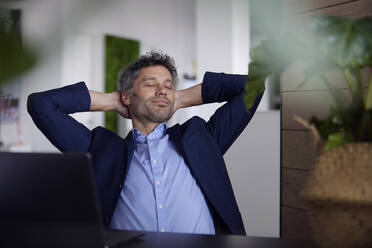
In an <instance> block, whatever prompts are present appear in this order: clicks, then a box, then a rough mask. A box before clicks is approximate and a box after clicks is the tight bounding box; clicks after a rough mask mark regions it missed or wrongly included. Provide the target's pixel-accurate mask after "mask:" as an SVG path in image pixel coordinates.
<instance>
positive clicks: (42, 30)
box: [0, 0, 279, 236]
mask: <svg viewBox="0 0 372 248" xmlns="http://www.w3.org/2000/svg"><path fill="white" fill-rule="evenodd" d="M247 2H248V1H246V0H187V1H184V0H156V1H147V0H111V1H101V0H33V1H28V0H24V1H16V2H14V1H12V2H0V7H3V6H6V7H8V8H10V7H12V8H21V9H22V10H23V13H22V14H23V22H22V29H23V33H24V36H25V38H26V39H27V40H28V41H30V42H31V44H33V45H34V46H37V47H39V48H40V49H41V51H42V53H41V57H42V60H41V62H40V64H38V65H37V67H36V68H34V70H33V71H31V72H29V73H28V74H26V75H24V76H22V78H21V79H20V81H21V84H22V87H21V90H20V91H21V123H22V126H21V128H22V136H23V137H22V140H23V141H24V142H25V143H26V144H29V145H31V147H32V150H33V151H49V152H50V151H56V149H55V148H54V147H53V146H52V145H51V144H50V143H49V141H48V140H47V139H46V138H45V137H44V136H43V135H42V134H41V132H40V131H39V130H38V129H37V128H36V127H35V125H34V124H33V122H32V120H31V118H30V117H29V115H28V114H27V111H26V98H27V95H28V94H30V93H31V92H35V91H41V90H47V89H51V88H56V87H60V86H63V85H66V84H70V83H74V82H77V81H86V83H87V84H88V86H89V88H91V89H93V90H98V91H102V90H103V87H104V70H103V69H104V68H103V67H104V64H103V61H104V35H105V34H111V35H117V36H121V37H125V38H131V39H136V40H139V41H140V42H141V52H142V53H143V52H144V51H147V50H149V49H161V50H163V51H165V52H167V53H169V54H170V55H171V56H173V57H174V58H175V60H176V63H177V65H178V69H179V74H180V75H182V74H183V73H184V72H186V73H189V74H192V72H193V62H194V61H197V76H198V80H197V81H196V82H189V83H187V82H182V81H181V84H180V85H179V87H180V88H184V87H187V86H191V85H193V84H195V83H198V82H201V79H202V76H203V74H204V72H205V71H207V70H209V71H216V72H226V73H247V69H248V68H247V64H248V60H249V56H248V48H249V30H246V27H248V26H249V19H248V13H249V12H248V9H247V8H249V6H248V4H247ZM245 43H247V44H246V46H245ZM217 106H218V105H215V106H214V107H212V105H210V104H209V105H206V106H202V107H198V108H191V109H187V110H186V109H185V110H181V111H179V112H178V113H177V114H176V115H175V116H174V118H173V120H172V121H171V122H170V124H172V123H175V122H183V121H184V120H186V119H188V118H190V117H191V116H193V115H199V116H201V117H203V118H204V119H209V116H210V115H211V114H212V113H213V112H214V110H215V109H216V108H217ZM260 106H261V105H260ZM277 115H278V114H266V113H257V114H256V116H255V117H254V118H253V120H252V122H251V123H250V124H249V126H248V127H247V129H246V130H245V131H244V133H243V135H242V136H241V137H239V139H238V140H237V142H236V143H235V144H234V145H233V147H232V148H231V149H230V150H229V151H228V152H227V154H226V155H225V158H226V160H227V166H228V171H229V174H230V177H231V179H232V183H233V187H234V191H235V193H236V197H237V200H238V204H239V206H240V210H241V212H242V214H243V220H244V224H245V226H246V229H247V233H248V235H253V236H277V235H278V233H279V224H278V219H279V213H278V212H277V211H279V206H278V204H279V200H278V198H279V191H278V190H279V186H278V180H279V172H278V168H279V156H278V155H277V152H278V150H279V142H278V137H277V136H278V135H279V119H278V118H277ZM75 116H76V117H77V118H78V119H79V120H81V121H83V122H84V124H85V125H87V126H88V127H90V128H91V127H94V126H97V125H103V113H84V114H79V115H75ZM124 125H125V126H124V128H122V130H123V131H122V135H125V133H126V132H127V131H128V130H129V129H130V125H128V123H124ZM6 128H8V130H3V133H6V134H7V135H8V136H7V137H8V138H9V139H8V140H12V139H14V140H16V139H18V137H16V134H14V133H15V132H14V128H15V126H14V125H13V126H9V127H6ZM10 129H12V130H13V131H11V130H10ZM276 130H277V131H276ZM4 131H5V132H4ZM12 132H13V136H12V137H10V136H9V134H11V133H12ZM243 147H244V148H246V147H249V149H244V150H242V148H243ZM269 148H270V149H269ZM243 161H244V162H243ZM245 161H247V163H249V164H247V163H246V162H245Z"/></svg>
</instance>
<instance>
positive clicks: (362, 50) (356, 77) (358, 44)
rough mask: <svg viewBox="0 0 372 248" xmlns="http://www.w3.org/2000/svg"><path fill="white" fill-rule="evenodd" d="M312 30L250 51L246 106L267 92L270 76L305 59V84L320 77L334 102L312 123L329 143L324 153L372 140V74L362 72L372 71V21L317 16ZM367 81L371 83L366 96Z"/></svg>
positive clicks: (369, 19)
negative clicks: (337, 75) (333, 73)
mask: <svg viewBox="0 0 372 248" xmlns="http://www.w3.org/2000/svg"><path fill="white" fill-rule="evenodd" d="M308 31H309V32H308V34H309V36H308V37H307V39H304V40H299V39H298V38H297V37H296V36H293V35H290V34H286V35H285V36H283V37H282V38H281V39H270V40H265V41H263V42H262V43H261V44H260V46H258V47H256V48H253V49H252V50H251V59H252V63H250V65H249V75H248V81H247V84H246V87H245V88H246V92H247V93H246V94H245V96H244V97H245V98H244V100H245V103H246V105H247V107H248V106H251V105H252V104H253V101H254V98H255V96H256V95H257V94H258V93H260V92H262V91H263V89H264V82H265V78H266V77H267V76H268V75H270V74H276V75H277V76H278V75H280V74H281V73H282V72H284V70H285V69H286V68H287V67H288V66H289V65H291V64H292V63H294V62H295V61H298V60H303V61H305V62H306V65H307V67H306V69H305V72H304V73H305V79H304V81H303V84H305V83H308V82H309V81H310V79H312V78H314V77H318V78H319V79H320V80H321V81H323V83H324V84H325V85H326V86H327V88H328V89H329V92H330V93H331V94H332V96H333V98H334V102H335V104H334V106H332V107H331V109H330V113H329V116H328V118H327V119H325V120H320V119H318V118H317V117H315V116H313V117H312V118H311V119H310V124H311V125H313V130H315V132H316V133H318V134H319V136H320V138H321V139H323V140H324V142H325V144H324V149H330V148H334V147H337V146H340V145H342V144H344V143H347V142H372V76H371V74H370V75H369V77H368V79H367V78H364V75H365V74H364V73H363V72H364V71H365V70H366V68H367V67H372V18H371V17H365V18H361V19H351V18H344V17H336V16H313V17H312V18H311V19H310V21H309V22H308ZM332 69H337V70H340V71H342V73H343V75H344V77H345V81H346V82H347V85H348V88H349V94H350V97H349V96H348V95H347V94H345V93H344V91H343V90H341V89H340V88H338V87H335V86H333V84H332V83H331V82H329V81H328V79H327V78H326V77H325V75H324V74H325V73H326V72H328V71H330V70H332ZM365 81H368V88H367V91H366V92H364V91H363V89H364V88H363V87H364V83H363V82H365ZM305 125H306V124H305ZM311 125H308V127H310V126H311ZM314 127H315V128H314Z"/></svg>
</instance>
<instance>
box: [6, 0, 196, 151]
mask: <svg viewBox="0 0 372 248" xmlns="http://www.w3.org/2000/svg"><path fill="white" fill-rule="evenodd" d="M0 6H1V7H4V8H16V9H22V18H23V20H22V32H23V35H24V37H25V39H26V40H27V41H29V42H31V44H34V45H35V46H36V47H38V48H39V49H40V51H41V52H42V59H41V60H40V63H39V64H38V65H37V66H36V67H35V68H34V69H33V70H32V71H31V72H30V73H28V74H27V75H24V76H23V77H22V79H21V82H22V89H21V91H22V96H21V106H22V107H21V116H22V117H21V123H22V124H21V129H22V131H23V134H22V140H23V142H24V143H26V144H29V145H30V146H31V147H32V150H33V151H56V149H55V148H54V147H53V146H52V145H51V144H50V143H49V141H47V139H46V138H45V137H44V136H43V135H42V134H41V132H40V131H39V130H37V128H35V125H34V124H33V122H32V120H31V118H30V117H29V115H28V114H27V111H26V99H27V95H28V94H30V93H31V92H35V91H42V90H47V89H51V88H56V87H61V86H63V85H67V84H71V83H75V82H78V81H85V82H86V83H87V85H88V87H89V88H90V89H93V90H98V91H103V87H104V50H103V49H104V35H106V34H110V35H116V36H120V37H125V38H130V39H135V40H139V41H140V44H141V52H142V53H144V52H146V51H148V50H150V49H160V50H162V51H164V52H166V53H168V54H170V55H171V56H172V57H174V59H175V60H176V64H177V67H178V69H179V74H180V75H182V74H183V73H184V72H189V73H190V72H192V70H193V61H195V56H196V55H195V35H194V34H195V1H194V0H188V1H183V0H156V1H147V0H112V1H101V0H89V1H87V0H33V1H26V0H25V1H16V2H14V1H7V2H0ZM74 116H75V117H76V118H77V119H78V120H79V121H82V122H83V123H84V124H86V125H87V126H88V127H89V128H92V127H94V126H97V125H103V113H82V114H75V115H74ZM126 124H129V125H126V126H125V127H124V128H123V129H122V130H123V132H122V135H125V134H126V133H127V131H128V130H129V129H130V127H131V126H130V122H129V123H128V122H127V123H126ZM3 129H4V128H3ZM12 129H15V125H11V126H9V128H8V127H5V130H3V132H4V133H15V132H8V131H9V130H12ZM18 138H19V137H17V135H16V134H14V135H12V136H11V137H10V136H9V135H8V137H7V141H9V142H11V141H12V140H14V141H15V140H18Z"/></svg>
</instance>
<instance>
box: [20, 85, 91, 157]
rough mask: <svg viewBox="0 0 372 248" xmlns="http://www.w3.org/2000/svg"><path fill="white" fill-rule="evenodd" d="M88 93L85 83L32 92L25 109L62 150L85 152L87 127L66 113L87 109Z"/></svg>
mask: <svg viewBox="0 0 372 248" xmlns="http://www.w3.org/2000/svg"><path fill="white" fill-rule="evenodd" d="M90 101H91V99H90V95H89V91H88V89H87V87H86V85H85V83H83V82H80V83H77V84H73V85H69V86H65V87H62V88H58V89H53V90H48V91H44V92H38V93H32V94H31V95H29V96H28V99H27V110H28V112H29V114H30V115H31V118H32V120H33V121H34V123H35V124H36V126H37V127H38V128H39V129H40V131H41V132H42V133H43V134H44V135H45V136H46V137H47V138H48V140H49V141H50V142H51V143H52V144H53V145H54V146H56V147H57V148H58V149H59V150H60V151H62V152H87V151H88V149H89V144H90V141H91V131H90V130H89V129H88V128H86V127H85V126H84V125H83V124H81V123H80V122H78V121H76V120H75V119H74V118H72V117H71V116H70V115H69V114H72V113H76V112H84V111H89V108H90Z"/></svg>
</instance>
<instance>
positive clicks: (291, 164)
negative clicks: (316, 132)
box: [282, 130, 316, 170]
mask: <svg viewBox="0 0 372 248" xmlns="http://www.w3.org/2000/svg"><path fill="white" fill-rule="evenodd" d="M315 156H316V148H315V146H314V139H313V136H312V134H311V133H310V132H309V131H302V130H301V131H297V130H296V131H292V130H290V131H287V130H284V131H282V168H290V169H300V170H310V169H311V168H312V167H313V164H314V161H315Z"/></svg>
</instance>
